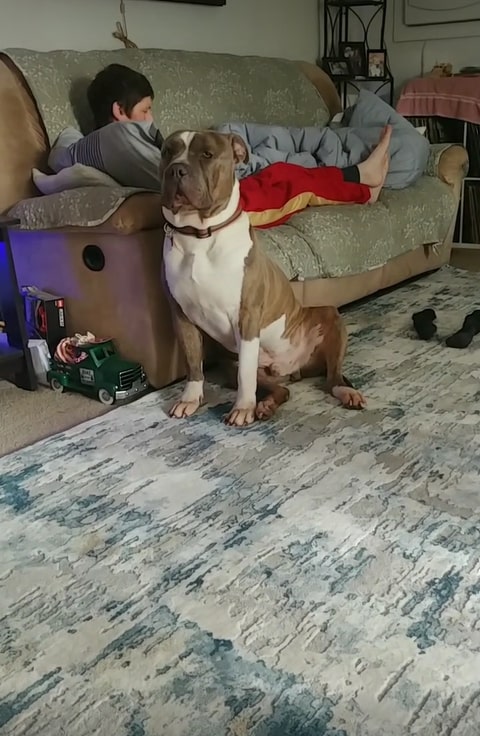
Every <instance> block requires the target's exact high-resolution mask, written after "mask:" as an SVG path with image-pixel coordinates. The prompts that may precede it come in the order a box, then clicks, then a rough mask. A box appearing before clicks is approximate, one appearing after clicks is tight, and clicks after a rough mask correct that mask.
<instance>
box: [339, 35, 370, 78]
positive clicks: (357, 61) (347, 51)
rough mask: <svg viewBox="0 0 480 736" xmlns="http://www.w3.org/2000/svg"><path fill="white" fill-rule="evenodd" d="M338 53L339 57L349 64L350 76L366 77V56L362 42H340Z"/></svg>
mask: <svg viewBox="0 0 480 736" xmlns="http://www.w3.org/2000/svg"><path fill="white" fill-rule="evenodd" d="M338 51H339V56H340V57H341V58H342V59H347V61H348V62H349V64H350V71H351V74H352V76H354V77H366V76H367V56H366V53H365V44H364V42H363V41H341V42H340V43H339V45H338Z"/></svg>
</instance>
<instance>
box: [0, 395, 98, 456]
mask: <svg viewBox="0 0 480 736" xmlns="http://www.w3.org/2000/svg"><path fill="white" fill-rule="evenodd" d="M106 411H111V409H109V407H106V406H103V404H100V402H99V401H94V400H93V399H89V398H88V397H85V396H81V395H79V394H73V393H64V394H56V393H55V392H54V391H52V390H51V389H50V388H45V387H42V388H39V390H38V391H23V390H22V389H19V388H17V387H16V386H13V385H12V384H11V383H7V381H0V457H1V456H2V455H6V454H8V453H9V452H13V451H14V450H19V449H20V448H22V447H26V446H27V445H31V444H32V443H34V442H37V440H40V439H43V438H44V437H49V436H50V435H52V434H57V432H63V431H64V430H65V429H69V428H70V427H74V426H75V425H76V424H81V423H82V422H86V421H87V420H88V419H93V418H94V417H98V416H100V414H104V413H105V412H106Z"/></svg>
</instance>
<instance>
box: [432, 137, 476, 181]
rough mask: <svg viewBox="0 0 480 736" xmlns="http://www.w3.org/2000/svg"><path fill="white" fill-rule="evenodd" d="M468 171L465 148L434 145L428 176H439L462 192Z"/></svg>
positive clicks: (446, 144) (454, 145) (448, 144)
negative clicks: (463, 181)
mask: <svg viewBox="0 0 480 736" xmlns="http://www.w3.org/2000/svg"><path fill="white" fill-rule="evenodd" d="M467 171H468V153H467V151H466V150H465V148H464V147H463V146H460V145H458V144H452V143H432V144H431V145H430V156H429V159H428V163H427V170H426V172H425V173H426V174H427V175H428V176H437V177H438V178H439V179H441V181H444V182H445V183H446V184H449V186H451V187H453V188H454V189H455V192H458V193H459V192H460V187H461V184H462V180H463V179H464V178H465V176H466V174H467Z"/></svg>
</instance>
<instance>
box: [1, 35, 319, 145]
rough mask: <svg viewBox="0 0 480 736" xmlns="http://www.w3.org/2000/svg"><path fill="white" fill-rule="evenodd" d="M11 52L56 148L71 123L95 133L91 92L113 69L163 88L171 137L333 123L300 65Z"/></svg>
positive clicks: (159, 112)
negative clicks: (243, 125) (235, 126)
mask: <svg viewBox="0 0 480 736" xmlns="http://www.w3.org/2000/svg"><path fill="white" fill-rule="evenodd" d="M5 53H6V54H8V55H9V57H10V58H11V59H12V60H13V61H14V62H15V64H16V65H17V66H18V67H19V68H20V69H21V71H22V72H23V74H24V76H25V78H26V80H27V82H28V84H29V85H30V88H31V90H32V92H33V95H34V97H35V99H36V102H37V104H38V107H39V109H40V113H41V115H42V117H43V121H44V123H45V127H46V129H47V132H48V135H49V138H50V142H51V143H52V142H53V141H54V140H55V138H56V137H57V136H58V135H59V133H60V132H61V131H62V130H63V129H64V128H65V127H67V126H68V125H72V126H74V127H79V128H80V129H81V130H82V131H83V132H88V131H89V130H90V129H91V128H92V121H91V118H90V113H89V110H88V104H87V99H86V89H87V87H88V84H89V83H90V81H91V80H92V79H93V77H94V76H95V74H96V73H97V72H98V71H99V70H100V69H101V68H103V67H104V66H106V65H107V64H112V63H119V64H126V65H127V66H130V67H132V68H134V69H137V70H138V71H140V72H142V73H143V74H145V75H146V76H147V77H148V79H149V80H150V82H151V84H152V87H153V89H154V90H155V100H154V105H153V113H154V117H155V121H156V123H157V125H158V126H159V128H160V129H161V131H162V133H163V134H164V135H167V134H169V133H171V132H172V131H174V130H177V129H178V128H194V129H196V128H203V127H209V126H211V125H214V124H215V123H217V124H218V123H221V122H223V121H224V120H244V121H245V122H247V121H250V122H263V123H269V124H277V125H291V126H303V125H325V124H326V123H327V122H328V119H329V113H328V110H327V107H326V105H325V103H324V102H323V100H322V98H321V97H320V95H319V94H318V92H317V90H316V89H315V87H314V86H313V85H312V84H311V83H310V82H309V81H308V79H307V78H306V76H305V75H304V74H303V73H302V72H301V71H300V68H299V66H298V65H297V64H296V63H295V62H293V61H285V60H282V59H269V58H263V57H256V56H233V55H230V54H209V53H205V52H193V51H170V50H162V49H118V50H116V51H86V52H82V51H45V52H42V51H29V50H25V49H8V50H7V51H5Z"/></svg>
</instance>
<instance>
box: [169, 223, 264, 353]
mask: <svg viewBox="0 0 480 736" xmlns="http://www.w3.org/2000/svg"><path fill="white" fill-rule="evenodd" d="M245 217H247V215H245V214H243V215H241V217H240V218H239V219H238V220H236V221H235V222H234V223H232V224H231V225H229V226H228V227H227V228H225V230H222V231H219V232H218V233H215V234H214V235H213V236H212V237H211V238H206V239H205V240H198V239H196V238H194V237H192V236H187V235H183V234H181V233H173V235H167V236H166V237H165V243H164V264H165V275H166V279H167V284H168V288H169V289H170V293H171V294H172V296H173V298H174V299H175V301H176V302H177V304H178V305H179V306H180V307H181V309H182V311H183V313H184V314H185V316H186V317H187V318H188V319H189V320H190V321H191V322H192V323H193V324H195V325H197V327H199V328H200V329H201V330H203V331H204V332H205V333H206V334H207V335H210V337H212V338H213V339H214V340H216V341H217V342H219V343H220V344H221V345H223V346H224V347H225V348H226V349H227V350H230V351H232V352H235V351H236V348H237V339H238V317H239V311H240V301H241V294H242V285H243V278H244V272H245V258H246V257H247V255H248V253H249V251H250V248H251V247H252V241H251V239H250V237H249V235H248V237H247V238H246V237H245V234H246V233H245V222H244V218H245ZM247 233H248V231H247Z"/></svg>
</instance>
